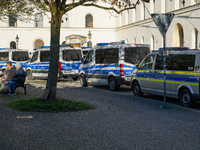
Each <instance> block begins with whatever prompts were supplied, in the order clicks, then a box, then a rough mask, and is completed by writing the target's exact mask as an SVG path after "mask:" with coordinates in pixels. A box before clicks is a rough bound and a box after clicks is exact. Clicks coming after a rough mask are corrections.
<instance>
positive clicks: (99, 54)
mask: <svg viewBox="0 0 200 150" xmlns="http://www.w3.org/2000/svg"><path fill="white" fill-rule="evenodd" d="M104 55H105V50H104V49H98V50H96V55H95V60H96V64H105V57H104Z"/></svg>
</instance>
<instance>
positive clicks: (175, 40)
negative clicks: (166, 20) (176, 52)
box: [172, 23, 184, 47]
mask: <svg viewBox="0 0 200 150" xmlns="http://www.w3.org/2000/svg"><path fill="white" fill-rule="evenodd" d="M172 46H173V47H183V46H184V32H183V27H182V25H181V24H179V23H178V24H176V25H175V27H174V31H173V37H172Z"/></svg>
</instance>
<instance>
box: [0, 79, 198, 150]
mask: <svg viewBox="0 0 200 150" xmlns="http://www.w3.org/2000/svg"><path fill="white" fill-rule="evenodd" d="M33 82H34V83H31V85H30V86H28V87H27V93H28V94H27V95H23V94H21V93H23V90H22V89H19V92H18V93H17V95H16V96H13V97H10V96H7V95H0V150H140V149H141V150H197V149H200V113H199V112H197V111H191V110H190V109H185V108H184V107H180V106H176V105H173V104H169V105H170V106H171V108H170V109H161V108H159V106H160V105H162V103H161V102H159V101H152V100H149V99H146V98H139V97H134V96H132V95H120V94H117V93H111V92H106V91H102V90H98V89H93V88H82V87H80V86H78V85H73V83H72V82H71V83H70V82H69V83H58V90H57V96H58V97H61V98H66V99H71V100H76V101H82V102H87V103H89V104H91V105H94V106H95V107H96V108H95V109H92V110H87V111H78V112H66V113H42V112H41V113H40V112H37V113H36V112H20V111H17V110H12V109H9V108H5V107H3V106H4V105H5V104H6V103H8V102H11V101H14V100H17V99H23V98H30V97H39V96H41V95H42V93H43V90H44V87H45V83H41V82H42V81H35V80H34V81H33Z"/></svg>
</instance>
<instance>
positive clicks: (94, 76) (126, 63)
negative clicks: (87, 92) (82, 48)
mask: <svg viewBox="0 0 200 150" xmlns="http://www.w3.org/2000/svg"><path fill="white" fill-rule="evenodd" d="M149 52H150V48H149V45H146V44H141V45H140V44H121V43H114V44H113V43H111V44H107V45H104V44H100V45H96V46H94V47H93V48H91V49H90V51H89V52H88V54H87V56H86V58H85V60H83V59H82V64H81V66H80V68H79V77H80V84H81V85H82V86H87V84H88V83H100V84H108V85H109V88H110V90H113V91H115V90H117V89H118V88H119V87H120V85H122V84H125V85H130V81H131V77H130V76H131V74H132V72H133V70H134V69H135V67H136V64H138V63H139V62H140V61H141V60H142V59H143V57H144V56H146V55H147V54H148V53H149Z"/></svg>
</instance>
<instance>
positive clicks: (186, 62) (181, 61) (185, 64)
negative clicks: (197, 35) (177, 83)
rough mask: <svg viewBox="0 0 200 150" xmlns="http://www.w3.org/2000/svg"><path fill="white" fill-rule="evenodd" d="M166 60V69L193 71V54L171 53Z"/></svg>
mask: <svg viewBox="0 0 200 150" xmlns="http://www.w3.org/2000/svg"><path fill="white" fill-rule="evenodd" d="M166 61H167V70H181V71H194V65H195V55H184V54H181V55H180V54H171V55H170V56H169V57H167V59H166Z"/></svg>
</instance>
